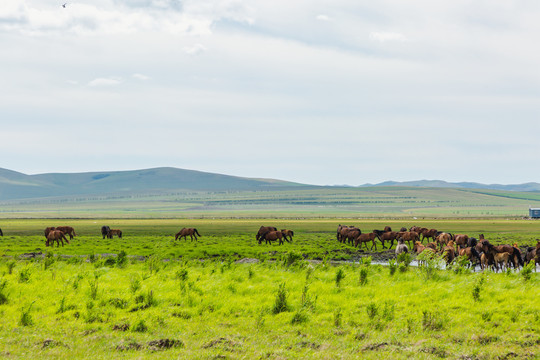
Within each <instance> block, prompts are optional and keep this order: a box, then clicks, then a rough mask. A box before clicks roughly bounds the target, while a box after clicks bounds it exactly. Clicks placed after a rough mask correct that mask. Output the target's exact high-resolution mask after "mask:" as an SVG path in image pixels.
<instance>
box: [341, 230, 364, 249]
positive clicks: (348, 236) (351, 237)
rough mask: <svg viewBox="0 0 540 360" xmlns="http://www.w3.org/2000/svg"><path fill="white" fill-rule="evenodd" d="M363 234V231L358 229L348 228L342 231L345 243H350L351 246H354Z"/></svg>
mask: <svg viewBox="0 0 540 360" xmlns="http://www.w3.org/2000/svg"><path fill="white" fill-rule="evenodd" d="M361 234H362V230H360V229H359V228H356V227H348V228H344V229H342V230H341V236H342V240H343V242H344V243H345V242H348V243H349V244H350V245H353V244H354V243H355V241H356V238H357V237H359V236H360V235H361Z"/></svg>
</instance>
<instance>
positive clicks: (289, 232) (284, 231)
mask: <svg viewBox="0 0 540 360" xmlns="http://www.w3.org/2000/svg"><path fill="white" fill-rule="evenodd" d="M281 233H282V234H283V238H284V239H285V240H287V241H288V242H292V237H293V236H294V231H292V230H289V229H281Z"/></svg>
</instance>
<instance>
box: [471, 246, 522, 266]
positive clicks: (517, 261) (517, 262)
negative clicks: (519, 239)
mask: <svg viewBox="0 0 540 360" xmlns="http://www.w3.org/2000/svg"><path fill="white" fill-rule="evenodd" d="M480 244H482V250H483V251H484V253H485V254H486V255H487V257H488V263H489V264H490V265H492V264H495V254H497V253H503V252H507V253H508V254H509V257H510V262H511V263H512V265H513V266H514V268H517V267H519V266H523V259H522V257H521V252H520V251H519V249H518V248H515V247H513V246H510V245H498V246H495V245H492V244H491V243H490V242H489V241H488V240H481V241H480ZM495 266H496V264H495Z"/></svg>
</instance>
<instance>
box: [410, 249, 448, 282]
mask: <svg viewBox="0 0 540 360" xmlns="http://www.w3.org/2000/svg"><path fill="white" fill-rule="evenodd" d="M416 259H417V260H418V265H419V266H418V271H419V272H420V274H421V275H422V277H423V278H424V279H425V280H430V279H432V278H433V277H434V276H435V274H436V273H437V271H438V270H441V269H442V268H443V265H444V259H443V256H442V255H436V254H434V253H433V252H431V251H428V250H426V251H423V252H422V253H420V255H418V256H417V257H416Z"/></svg>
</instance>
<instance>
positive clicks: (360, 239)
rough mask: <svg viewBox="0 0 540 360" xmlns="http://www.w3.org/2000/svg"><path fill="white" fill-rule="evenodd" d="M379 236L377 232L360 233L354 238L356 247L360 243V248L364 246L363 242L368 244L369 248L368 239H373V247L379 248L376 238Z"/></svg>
mask: <svg viewBox="0 0 540 360" xmlns="http://www.w3.org/2000/svg"><path fill="white" fill-rule="evenodd" d="M376 238H377V234H375V233H373V232H372V233H368V234H359V235H358V236H357V237H356V239H354V247H358V244H360V248H362V244H365V245H366V250H367V243H368V241H372V242H373V244H372V245H371V249H373V247H375V250H377V244H376V243H375V239H376Z"/></svg>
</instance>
